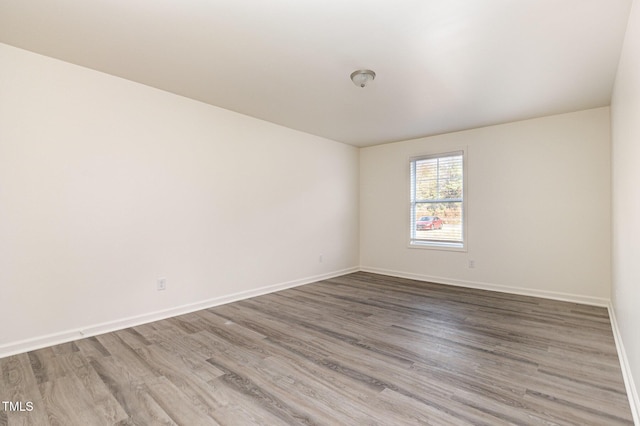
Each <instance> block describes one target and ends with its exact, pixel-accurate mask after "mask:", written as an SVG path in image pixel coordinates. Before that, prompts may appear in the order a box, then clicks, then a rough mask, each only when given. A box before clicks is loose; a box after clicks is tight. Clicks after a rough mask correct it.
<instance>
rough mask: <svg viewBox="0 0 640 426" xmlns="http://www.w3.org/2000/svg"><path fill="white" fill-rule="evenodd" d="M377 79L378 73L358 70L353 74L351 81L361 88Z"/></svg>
mask: <svg viewBox="0 0 640 426" xmlns="http://www.w3.org/2000/svg"><path fill="white" fill-rule="evenodd" d="M374 78H376V73H375V72H373V71H371V70H357V71H354V72H352V73H351V81H353V84H355V85H356V86H359V87H365V86H366V85H367V84H369V82H370V81H373V79H374Z"/></svg>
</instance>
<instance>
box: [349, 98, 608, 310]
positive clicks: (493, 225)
mask: <svg viewBox="0 0 640 426" xmlns="http://www.w3.org/2000/svg"><path fill="white" fill-rule="evenodd" d="M609 132H610V128H609V109H608V108H606V107H605V108H598V109H593V110H588V111H582V112H576V113H571V114H563V115H555V116H551V117H545V118H539V119H533V120H527V121H521V122H516V123H510V124H504V125H498V126H492V127H485V128H480V129H474V130H469V131H463V132H457V133H450V134H446V135H440V136H434V137H428V138H422V139H416V140H411V141H404V142H398V143H393V144H388V145H380V146H375V147H370V148H364V149H362V150H361V152H360V191H361V192H360V219H361V224H360V262H361V266H362V268H363V269H365V270H369V271H375V272H381V273H389V274H392V275H400V276H407V277H414V278H418V279H425V280H433V281H436V282H442V283H450V284H461V285H467V286H477V287H482V288H491V289H498V290H508V291H514V292H520V293H525V294H537V295H542V296H547V297H557V298H568V299H572V300H580V301H583V302H587V303H597V304H606V303H607V300H608V298H609V293H610V271H611V269H610V235H611V234H610V226H611V224H610V164H609V161H610V134H609ZM459 148H466V149H467V182H468V188H467V189H468V193H467V200H468V234H467V237H468V251H467V252H464V253H460V252H452V251H441V250H428V249H418V248H408V246H407V243H408V233H409V229H408V228H409V222H408V217H409V210H408V209H409V205H408V203H409V194H408V173H409V171H408V168H409V163H408V159H409V158H410V157H411V156H416V155H421V154H428V153H433V152H447V151H451V150H455V149H459ZM469 260H475V269H469V268H468V267H467V266H468V261H469Z"/></svg>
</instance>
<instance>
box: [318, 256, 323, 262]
mask: <svg viewBox="0 0 640 426" xmlns="http://www.w3.org/2000/svg"><path fill="white" fill-rule="evenodd" d="M322 260H323V258H322V255H320V256H319V257H318V262H320V263H322Z"/></svg>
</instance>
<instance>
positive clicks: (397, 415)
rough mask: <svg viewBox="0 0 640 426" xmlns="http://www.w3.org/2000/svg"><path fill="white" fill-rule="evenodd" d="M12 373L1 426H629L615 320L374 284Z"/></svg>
mask: <svg viewBox="0 0 640 426" xmlns="http://www.w3.org/2000/svg"><path fill="white" fill-rule="evenodd" d="M0 372H1V374H0V401H12V402H23V403H25V402H26V401H31V402H32V403H33V410H32V411H22V412H20V411H17V412H16V411H10V410H7V409H6V407H3V406H2V405H0V425H23V424H24V425H83V426H84V425H156V424H169V425H175V424H178V425H216V424H222V425H252V424H258V425H280V424H285V425H294V424H302V425H315V424H319V425H415V424H431V425H464V424H473V425H502V424H516V425H630V424H633V422H632V417H631V412H630V408H629V404H628V400H627V396H626V393H625V388H624V383H623V379H622V374H621V371H620V366H619V362H618V357H617V354H616V349H615V343H614V340H613V335H612V332H611V326H610V322H609V318H608V314H607V311H606V309H604V308H598V307H592V306H585V305H579V304H574V303H566V302H558V301H551V300H545V299H537V298H532V297H525V296H516V295H508V294H502V293H493V292H487V291H481V290H471V289H462V288H456V287H450V286H443V285H437V284H430V283H423V282H417V281H412V280H406V279H399V278H391V277H385V276H380V275H375V274H369V273H364V272H358V273H354V274H350V275H345V276H342V277H338V278H334V279H330V280H326V281H322V282H318V283H314V284H309V285H306V286H302V287H298V288H295V289H290V290H285V291H281V292H278V293H274V294H269V295H265V296H260V297H256V298H253V299H248V300H244V301H240V302H235V303H231V304H227V305H224V306H219V307H215V308H211V309H207V310H202V311H199V312H195V313H192V314H188V315H183V316H180V317H175V318H171V319H167V320H163V321H158V322H154V323H150V324H146V325H142V326H138V327H133V328H129V329H126V330H121V331H117V332H113V333H108V334H104V335H100V336H96V337H90V338H86V339H83V340H78V341H75V342H72V343H67V344H62V345H57V346H53V347H49V348H45V349H41V350H36V351H32V352H29V353H26V354H21V355H16V356H11V357H7V358H3V359H0Z"/></svg>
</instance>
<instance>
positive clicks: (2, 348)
mask: <svg viewBox="0 0 640 426" xmlns="http://www.w3.org/2000/svg"><path fill="white" fill-rule="evenodd" d="M359 270H360V269H359V268H358V267H353V268H347V269H342V270H339V271H333V272H329V273H326V274H320V275H314V276H310V277H306V278H301V279H297V280H293V281H287V282H284V283H279V284H273V285H269V286H265V287H260V288H257V289H253V290H247V291H241V292H238V293H233V294H229V295H226V296H220V297H214V298H212V299H207V300H203V301H200V302H195V303H189V304H187V305H182V306H176V307H174V308H169V309H164V310H162V311H155V312H149V313H146V314H142V315H136V316H132V317H128V318H122V319H118V320H114V321H108V322H104V323H100V324H94V325H91V326H88V327H83V328H76V329H71V330H65V331H62V332H59V333H53V334H48V335H44V336H38V337H35V338H31V339H26V340H21V341H18V342H11V343H7V344H3V345H0V358H4V357H7V356H11V355H16V354H20V353H23V352H28V351H32V350H36V349H41V348H44V347H47V346H52V345H58V344H60V343H67V342H72V341H74V340H78V339H83V338H85V337H91V336H96V335H98V334H104V333H109V332H112V331H116V330H122V329H124V328H128V327H135V326H137V325H141V324H146V323H149V322H153V321H159V320H162V319H166V318H170V317H174V316H177V315H183V314H188V313H190V312H195V311H199V310H202V309H207V308H212V307H214V306H219V305H224V304H226V303H231V302H236V301H238V300H244V299H249V298H251V297H256V296H261V295H263V294H268V293H273V292H276V291H280V290H285V289H287V288H292V287H298V286H301V285H304V284H310V283H314V282H317V281H322V280H326V279H329V278H334V277H338V276H340V275H345V274H350V273H352V272H357V271H359Z"/></svg>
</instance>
